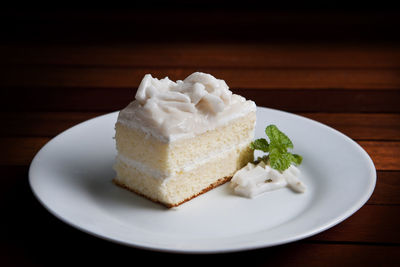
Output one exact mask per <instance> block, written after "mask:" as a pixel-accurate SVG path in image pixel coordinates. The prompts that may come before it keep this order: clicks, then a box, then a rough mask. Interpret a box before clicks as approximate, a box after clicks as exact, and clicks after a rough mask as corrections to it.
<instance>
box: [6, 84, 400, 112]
mask: <svg viewBox="0 0 400 267" xmlns="http://www.w3.org/2000/svg"><path fill="white" fill-rule="evenodd" d="M232 91H233V92H234V93H237V94H240V95H243V96H244V97H246V98H249V99H252V100H254V101H255V102H256V103H257V105H259V106H264V107H269V108H275V109H280V110H285V111H291V112H316V111H319V112H342V113H343V112H386V113H398V112H400V105H399V104H398V103H399V99H400V90H367V91H363V90H336V89H325V90H314V89H311V90H309V89H304V90H303V89H302V90H300V89H295V90H274V89H271V90H270V89H268V90H260V89H235V88H232ZM21 92H23V93H21ZM135 93H136V88H60V87H54V88H42V87H24V88H4V89H2V90H1V91H0V97H2V99H7V100H8V101H6V102H4V103H3V105H1V106H0V111H104V112H110V111H116V110H120V109H121V108H123V107H125V106H126V105H128V103H129V102H131V101H132V100H133V99H134V97H135ZM38 95H40V96H45V98H43V97H38ZM33 100H34V101H33Z"/></svg>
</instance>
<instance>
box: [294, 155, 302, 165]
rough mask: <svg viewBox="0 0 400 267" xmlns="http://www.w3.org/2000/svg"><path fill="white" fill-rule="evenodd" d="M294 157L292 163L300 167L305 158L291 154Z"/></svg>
mask: <svg viewBox="0 0 400 267" xmlns="http://www.w3.org/2000/svg"><path fill="white" fill-rule="evenodd" d="M291 155H292V157H293V158H292V162H293V163H294V164H296V165H300V164H301V162H302V161H303V157H302V156H300V155H297V154H291Z"/></svg>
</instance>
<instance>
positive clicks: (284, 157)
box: [250, 125, 303, 172]
mask: <svg viewBox="0 0 400 267" xmlns="http://www.w3.org/2000/svg"><path fill="white" fill-rule="evenodd" d="M265 133H266V134H267V136H268V138H269V141H270V142H269V143H268V141H267V140H266V139H264V138H260V139H257V140H254V142H252V143H251V144H250V147H251V148H252V149H255V150H261V151H263V152H269V154H268V155H264V156H263V157H258V159H257V161H256V162H257V163H258V162H260V161H264V162H265V163H266V164H267V163H268V162H269V164H270V165H271V168H273V169H276V170H278V171H281V172H283V171H284V170H286V169H287V168H289V167H290V164H292V163H293V164H295V165H300V164H301V162H302V161H303V158H302V157H301V156H300V155H297V154H292V153H290V152H288V151H287V150H288V149H289V148H293V143H292V141H291V140H290V139H289V137H287V136H286V134H284V133H283V132H281V131H280V130H279V129H278V127H276V126H275V125H268V126H267V128H265Z"/></svg>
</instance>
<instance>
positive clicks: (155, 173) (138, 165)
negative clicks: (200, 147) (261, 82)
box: [117, 138, 252, 180]
mask: <svg viewBox="0 0 400 267" xmlns="http://www.w3.org/2000/svg"><path fill="white" fill-rule="evenodd" d="M251 141H252V138H249V139H248V140H246V141H244V142H242V143H240V144H239V145H235V146H233V147H229V148H226V149H224V150H220V151H217V152H214V153H212V154H209V155H208V156H207V157H203V158H200V159H199V160H197V161H196V162H191V163H189V164H186V165H184V166H182V167H181V168H179V169H172V170H171V171H169V172H161V171H159V170H156V169H154V168H151V167H149V166H148V165H146V164H143V163H142V162H139V161H136V160H133V159H131V158H128V157H126V156H124V155H121V154H118V155H117V161H121V162H122V163H124V164H126V165H128V166H129V167H132V168H135V169H137V170H139V171H140V172H142V173H145V174H148V175H149V176H152V177H155V178H157V179H163V180H166V179H171V178H174V177H176V176H178V173H179V174H181V173H182V172H190V171H192V170H194V169H196V168H198V167H199V166H202V165H206V164H207V163H208V162H211V161H216V160H219V159H222V158H224V157H226V156H227V155H228V154H230V153H232V152H233V151H234V150H236V149H243V148H245V147H246V146H248V145H249V144H250V142H251ZM205 168H206V166H205Z"/></svg>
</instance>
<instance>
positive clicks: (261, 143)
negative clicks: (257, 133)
mask: <svg viewBox="0 0 400 267" xmlns="http://www.w3.org/2000/svg"><path fill="white" fill-rule="evenodd" d="M250 148H252V149H256V150H261V151H263V152H268V151H269V144H268V141H267V140H265V139H264V138H260V139H257V140H254V142H251V144H250Z"/></svg>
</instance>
